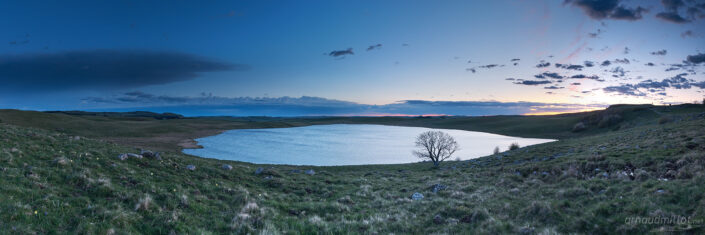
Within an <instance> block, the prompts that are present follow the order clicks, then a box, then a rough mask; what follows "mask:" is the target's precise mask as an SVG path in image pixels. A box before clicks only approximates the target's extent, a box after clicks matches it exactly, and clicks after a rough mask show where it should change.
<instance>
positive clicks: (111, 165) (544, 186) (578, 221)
mask: <svg viewBox="0 0 705 235" xmlns="http://www.w3.org/2000/svg"><path fill="white" fill-rule="evenodd" d="M617 108H619V107H617ZM622 108H625V109H629V110H628V112H622V111H624V110H622V111H619V114H620V116H622V120H621V121H620V122H617V123H613V124H610V125H607V124H604V125H605V126H602V127H598V124H599V122H600V121H601V120H602V118H595V117H592V116H590V115H599V114H595V113H590V114H576V116H577V117H573V116H571V115H566V116H568V117H546V118H556V119H558V120H565V121H564V122H565V125H566V126H568V124H569V123H571V122H577V121H583V122H586V123H588V128H587V129H586V130H584V131H583V132H579V133H575V134H568V133H572V132H570V129H569V130H564V131H563V133H564V134H567V135H571V136H572V137H571V138H565V139H563V140H561V141H558V142H552V143H546V144H541V145H536V146H530V147H526V148H520V149H518V150H514V151H509V152H504V153H501V154H498V155H493V156H487V157H484V158H480V159H476V160H471V161H462V162H445V163H443V164H442V165H441V168H440V169H433V168H431V166H430V164H425V163H417V164H400V165H373V166H344V167H306V166H284V165H271V166H270V165H253V164H248V163H242V162H232V161H219V160H213V159H203V158H198V157H193V156H188V155H184V154H180V153H178V152H173V151H172V152H167V153H164V154H162V155H161V160H159V159H156V158H148V157H145V158H141V159H138V158H133V157H130V158H128V159H126V160H120V159H119V158H118V155H119V154H121V153H139V150H137V149H135V148H134V147H132V146H129V145H124V144H115V143H113V142H109V141H107V140H106V138H105V137H104V136H103V135H105V133H115V135H116V136H118V137H119V136H125V137H127V138H131V137H130V134H129V133H131V132H134V133H136V134H138V135H146V134H145V133H147V132H145V131H143V130H141V129H140V128H139V127H143V128H156V127H159V128H164V129H166V130H168V131H175V132H180V131H185V130H188V129H189V128H193V129H198V127H197V126H192V125H197V124H198V123H197V122H195V121H192V120H191V119H185V120H181V119H171V120H161V121H159V120H156V119H154V118H151V119H149V118H146V119H145V118H140V117H120V118H119V119H116V118H114V117H100V116H92V117H87V116H78V117H77V116H75V115H66V114H50V115H52V116H51V117H52V118H46V119H30V120H27V119H22V120H20V119H15V120H13V119H11V118H8V117H12V116H13V115H15V116H16V115H20V114H22V112H20V114H13V115H7V112H9V111H4V112H3V116H2V117H0V119H2V120H3V122H5V123H0V233H8V234H9V233H13V234H33V233H54V232H57V233H72V234H75V233H88V234H113V233H116V234H122V233H172V232H173V233H177V234H184V233H236V234H237V233H258V232H264V233H317V232H321V233H340V234H347V233H418V234H425V233H466V232H478V233H526V234H532V233H554V232H558V233H574V232H580V233H645V232H664V231H688V232H692V233H702V232H705V230H703V229H704V228H705V227H704V226H705V187H703V185H705V131H702V130H705V115H703V114H701V113H702V111H699V110H701V109H699V108H701V107H696V106H694V107H671V108H670V109H668V107H646V108H645V109H642V108H639V107H636V108H635V107H622ZM691 108H692V109H691ZM633 109H636V110H633ZM615 112H617V111H615ZM639 112H643V113H639ZM27 115H28V117H29V118H36V117H44V116H45V115H47V114H45V113H40V114H36V113H31V114H27ZM53 115H56V116H53ZM62 115H63V116H62ZM630 115H633V116H630ZM651 115H653V116H651ZM664 116H668V117H669V118H668V120H666V121H662V122H661V123H662V124H659V120H661V118H662V117H664ZM503 118H506V119H505V120H504V121H495V122H497V123H501V122H507V123H511V120H512V118H523V117H503ZM532 118H533V117H532ZM539 118H541V117H539ZM561 118H565V119H561ZM55 119H57V120H55ZM598 119H599V120H600V121H597V122H596V123H597V124H594V123H593V122H595V120H598ZM197 120H199V121H203V123H206V124H203V125H205V126H202V128H206V127H208V128H210V127H213V126H219V125H222V126H220V127H226V126H227V125H232V126H238V125H245V126H249V127H252V126H260V127H268V126H274V125H282V126H284V125H303V123H307V124H310V123H317V122H320V123H326V122H334V121H331V120H333V119H323V120H318V121H311V119H307V120H305V122H304V121H300V120H299V121H300V122H294V121H296V120H293V121H291V120H289V119H287V121H282V120H276V121H272V120H268V119H264V118H263V119H259V120H246V119H242V120H239V122H233V121H232V120H229V119H217V118H212V119H208V120H201V119H197ZM342 120H343V121H344V122H366V121H367V120H366V119H342ZM398 120H405V121H408V120H415V119H396V118H388V119H382V120H381V121H380V120H376V121H379V122H387V121H390V122H397V123H399V122H400V121H398ZM432 120H434V121H433V122H430V123H432V124H433V125H439V127H442V126H453V125H455V126H466V127H472V126H473V125H474V124H467V123H464V122H459V121H457V120H454V119H452V118H447V119H432ZM476 120H482V119H476ZM522 120H531V119H522ZM538 120H542V122H543V121H546V120H548V119H538ZM63 121H65V123H64V122H63ZM173 121H182V122H183V123H180V124H179V125H174V124H173V123H172V122H173ZM490 121H491V119H490V120H487V122H490ZM20 122H24V124H23V125H25V126H33V125H36V126H37V127H36V128H35V127H20V126H17V125H10V124H7V123H13V124H17V123H20ZM341 122H342V121H341ZM413 122H414V121H409V123H407V124H409V125H412V124H418V123H413ZM556 122H557V121H556ZM35 123H36V124H35ZM126 124H131V125H126ZM425 124H426V125H431V124H429V122H426V123H425ZM82 125H92V126H91V127H95V129H92V130H85V128H86V127H85V126H82ZM182 125H183V126H185V127H183V126H182ZM497 125H498V127H497V128H500V127H501V125H499V124H497ZM507 125H509V124H507ZM535 126H540V125H539V124H536V125H535ZM569 126H570V127H572V126H573V124H570V125H569ZM617 126H619V128H617ZM99 127H100V128H99ZM110 127H114V128H116V130H110ZM101 128H104V129H101ZM172 128H174V129H172ZM179 128H183V129H179ZM527 128H528V127H527ZM157 129H158V128H157ZM157 129H149V130H151V131H152V132H158V131H157ZM540 129H541V128H538V129H537V130H540ZM57 130H58V131H57ZM526 130H528V129H526ZM111 131H113V132H111ZM81 132H83V133H87V134H86V135H81V137H76V134H74V133H81ZM150 133H151V132H150ZM86 136H95V137H86ZM147 143H152V142H147ZM224 164H229V165H231V166H232V169H225V168H223V165H224ZM189 165H192V166H193V167H195V169H193V170H189V169H188V168H189V167H188V166H189ZM259 168H261V170H258V169H259ZM307 170H313V171H314V174H312V175H310V174H306V173H305V171H307ZM256 172H258V173H256ZM416 192H418V193H420V194H423V196H424V198H423V199H420V200H412V199H411V196H412V194H414V193H416ZM673 216H682V217H689V218H690V221H691V222H690V223H681V224H676V223H665V224H637V223H628V219H629V218H634V217H641V218H652V217H658V218H671V217H673Z"/></svg>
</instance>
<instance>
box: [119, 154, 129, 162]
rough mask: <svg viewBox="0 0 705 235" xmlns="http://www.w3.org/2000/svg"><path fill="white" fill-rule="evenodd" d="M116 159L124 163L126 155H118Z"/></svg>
mask: <svg viewBox="0 0 705 235" xmlns="http://www.w3.org/2000/svg"><path fill="white" fill-rule="evenodd" d="M117 158H118V159H120V161H125V160H127V154H126V153H123V154H120V155H118V157H117Z"/></svg>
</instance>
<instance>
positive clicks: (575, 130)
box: [573, 122, 586, 132]
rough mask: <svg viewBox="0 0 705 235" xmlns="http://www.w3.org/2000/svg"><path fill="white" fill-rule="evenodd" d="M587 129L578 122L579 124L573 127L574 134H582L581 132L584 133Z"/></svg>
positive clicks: (583, 124)
mask: <svg viewBox="0 0 705 235" xmlns="http://www.w3.org/2000/svg"><path fill="white" fill-rule="evenodd" d="M585 128H586V127H585V123H583V122H578V123H575V125H574V126H573V132H581V131H584V130H585Z"/></svg>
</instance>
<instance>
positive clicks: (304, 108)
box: [84, 91, 605, 116]
mask: <svg viewBox="0 0 705 235" xmlns="http://www.w3.org/2000/svg"><path fill="white" fill-rule="evenodd" d="M84 101H85V102H86V104H94V103H99V104H102V105H106V104H107V105H112V106H113V108H108V109H105V108H104V109H100V110H97V111H136V110H148V111H152V112H173V113H179V114H183V115H186V116H365V115H373V116H384V115H425V114H447V115H473V116H479V115H501V114H503V115H509V114H524V113H529V112H566V111H577V110H583V109H586V108H602V107H605V105H600V104H594V105H578V104H569V103H540V102H497V101H426V100H402V101H399V102H395V103H391V104H385V105H366V104H358V103H354V102H348V101H340V100H331V99H325V98H320V97H310V96H302V97H298V98H296V97H277V98H258V97H237V98H229V97H219V96H213V95H206V94H201V95H200V96H192V97H189V96H164V95H154V94H148V93H144V92H140V91H136V92H129V93H125V94H121V95H120V96H117V97H109V98H104V97H90V98H86V99H84Z"/></svg>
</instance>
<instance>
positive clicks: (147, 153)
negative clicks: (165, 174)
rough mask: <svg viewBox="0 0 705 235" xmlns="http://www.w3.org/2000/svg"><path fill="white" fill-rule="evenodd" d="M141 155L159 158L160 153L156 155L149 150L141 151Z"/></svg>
mask: <svg viewBox="0 0 705 235" xmlns="http://www.w3.org/2000/svg"><path fill="white" fill-rule="evenodd" d="M140 155H141V156H142V157H146V158H157V156H159V153H155V152H152V151H149V150H142V151H140ZM160 160H161V159H160Z"/></svg>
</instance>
